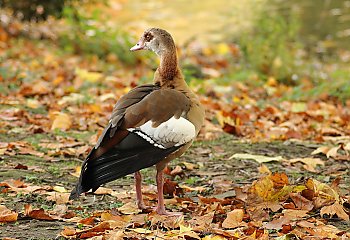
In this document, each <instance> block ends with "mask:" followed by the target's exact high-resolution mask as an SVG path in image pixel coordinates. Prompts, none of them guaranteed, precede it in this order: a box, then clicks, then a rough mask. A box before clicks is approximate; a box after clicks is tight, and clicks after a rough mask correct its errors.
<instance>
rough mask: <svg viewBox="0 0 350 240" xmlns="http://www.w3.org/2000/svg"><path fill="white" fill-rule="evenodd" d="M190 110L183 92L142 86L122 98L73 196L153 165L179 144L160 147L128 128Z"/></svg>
mask: <svg viewBox="0 0 350 240" xmlns="http://www.w3.org/2000/svg"><path fill="white" fill-rule="evenodd" d="M189 109H190V101H189V99H188V98H187V97H186V96H185V95H184V94H183V93H181V92H179V91H176V90H172V89H160V88H159V87H158V86H156V85H142V86H139V87H137V88H134V89H133V90H131V91H130V92H129V93H127V94H126V95H124V96H123V97H121V98H120V100H119V101H118V102H117V104H116V105H115V107H114V109H113V113H112V116H111V119H110V121H109V124H108V126H107V127H106V128H105V129H104V131H103V133H102V134H101V136H100V138H99V140H98V142H97V144H96V146H95V147H94V148H93V149H92V151H91V152H90V153H89V155H88V156H87V158H86V160H85V161H84V163H83V166H82V170H81V174H80V178H79V181H78V183H77V185H76V188H75V189H74V190H73V191H72V193H71V196H70V198H75V197H78V196H79V195H80V194H81V193H82V192H86V191H88V190H90V189H93V190H96V189H97V188H98V186H100V185H101V184H103V183H106V182H109V181H112V180H114V179H117V178H119V177H122V176H125V175H127V174H130V173H133V172H135V171H138V170H140V169H143V168H146V167H150V166H152V165H154V164H156V163H157V162H159V161H161V160H162V159H164V158H165V157H166V156H167V155H169V154H170V153H172V152H174V151H176V150H177V149H178V148H179V147H180V146H179V147H171V148H168V149H159V148H157V147H154V146H153V145H152V144H150V143H148V142H147V141H145V140H144V139H142V138H141V137H139V136H137V135H136V134H134V133H129V131H128V130H127V129H128V128H134V127H138V126H141V125H142V124H144V123H145V122H147V121H149V120H151V121H152V122H153V125H154V127H157V126H158V125H160V124H161V123H162V122H165V121H167V120H169V119H170V118H171V117H173V116H175V117H176V118H179V117H180V116H181V115H183V114H186V113H187V112H188V111H189Z"/></svg>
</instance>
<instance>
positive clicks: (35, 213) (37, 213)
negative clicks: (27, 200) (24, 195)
mask: <svg viewBox="0 0 350 240" xmlns="http://www.w3.org/2000/svg"><path fill="white" fill-rule="evenodd" d="M24 213H25V215H26V216H28V217H30V218H34V219H38V220H48V221H52V220H54V218H52V217H51V216H50V215H48V214H47V213H45V211H44V209H42V208H41V209H34V210H33V209H32V206H31V205H30V204H25V205H24Z"/></svg>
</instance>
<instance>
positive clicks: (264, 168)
mask: <svg viewBox="0 0 350 240" xmlns="http://www.w3.org/2000/svg"><path fill="white" fill-rule="evenodd" d="M258 171H259V173H261V174H268V175H270V174H271V171H270V169H269V168H268V167H267V166H266V165H265V164H261V165H260V166H259V167H258Z"/></svg>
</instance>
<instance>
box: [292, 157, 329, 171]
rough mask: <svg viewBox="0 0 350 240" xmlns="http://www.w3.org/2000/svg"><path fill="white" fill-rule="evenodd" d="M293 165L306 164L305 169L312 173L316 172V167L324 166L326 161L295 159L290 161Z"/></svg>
mask: <svg viewBox="0 0 350 240" xmlns="http://www.w3.org/2000/svg"><path fill="white" fill-rule="evenodd" d="M289 161H290V162H291V163H296V162H302V163H304V164H305V165H304V168H305V169H306V170H308V171H310V172H316V169H315V168H316V166H317V165H322V166H324V161H322V160H321V159H320V158H294V159H290V160H289Z"/></svg>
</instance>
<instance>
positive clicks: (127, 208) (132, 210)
mask: <svg viewBox="0 0 350 240" xmlns="http://www.w3.org/2000/svg"><path fill="white" fill-rule="evenodd" d="M118 211H119V212H121V213H123V214H127V215H130V214H137V213H139V212H142V210H140V209H139V208H138V207H137V206H136V203H134V202H128V203H126V204H124V205H123V206H121V207H120V208H118Z"/></svg>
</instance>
